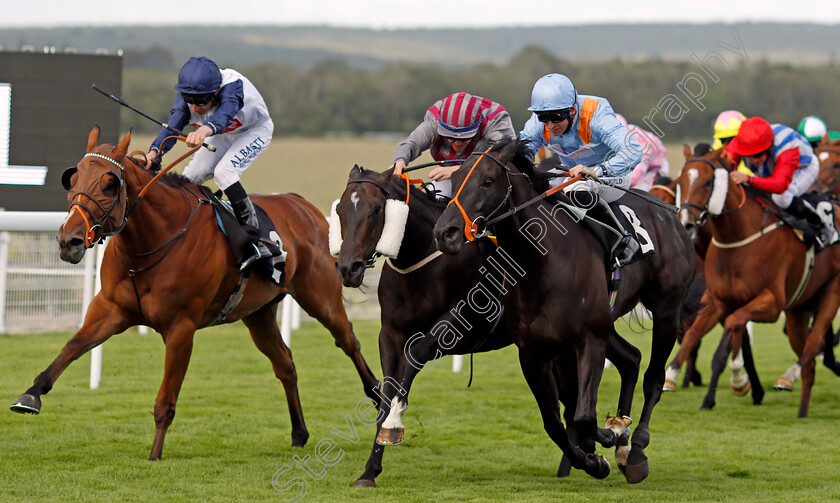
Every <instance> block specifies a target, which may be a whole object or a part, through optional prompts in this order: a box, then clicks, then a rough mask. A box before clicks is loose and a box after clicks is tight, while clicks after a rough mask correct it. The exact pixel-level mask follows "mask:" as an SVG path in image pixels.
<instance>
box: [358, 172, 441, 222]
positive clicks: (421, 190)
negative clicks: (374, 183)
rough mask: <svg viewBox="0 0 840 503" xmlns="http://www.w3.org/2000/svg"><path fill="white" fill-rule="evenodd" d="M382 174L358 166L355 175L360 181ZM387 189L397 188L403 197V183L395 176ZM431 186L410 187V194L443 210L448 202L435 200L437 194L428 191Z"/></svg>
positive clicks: (389, 181)
mask: <svg viewBox="0 0 840 503" xmlns="http://www.w3.org/2000/svg"><path fill="white" fill-rule="evenodd" d="M382 173H384V172H380V171H374V170H372V169H365V168H363V167H362V166H359V174H358V175H357V179H358V178H362V179H365V178H366V179H372V178H373V177H375V176H379V175H382ZM388 186H389V188H391V189H393V188H395V187H396V188H398V189H399V194H400V196H405V182H404V181H403V180H401V179H400V178H398V177H396V176H391V177H390V180H388ZM430 187H431V184H430V183H427V184H425V185H423V186H422V187H417V186H416V185H412V186H411V188H412V189H414V190H413V191H412V192H411V194H412V195H413V196H415V197H417V196H420V197H422V198H423V200H424V201H426V202H428V203H429V204H431V205H433V206H435V207H438V208H441V211H442V208H445V207H446V205H447V203H448V201H439V200H438V199H437V194H436V192H435V191H433V190H431V189H430Z"/></svg>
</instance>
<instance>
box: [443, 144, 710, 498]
mask: <svg viewBox="0 0 840 503" xmlns="http://www.w3.org/2000/svg"><path fill="white" fill-rule="evenodd" d="M519 147H520V144H519V143H518V142H511V143H508V144H501V145H496V146H495V147H493V148H492V149H487V150H485V151H483V152H481V151H479V150H478V149H477V150H476V152H475V153H473V154H472V155H471V156H470V158H469V159H468V160H467V162H465V163H464V164H463V165H462V166H461V167H460V168H459V169H458V170H457V171H456V172H455V173H454V174H453V176H452V184H453V189H454V188H455V187H458V189H457V192H456V196H455V198H454V199H453V201H452V203H450V205H449V206H448V207H447V209H446V210H445V211H444V212H443V214H442V215H441V217H440V218H439V219H438V223H437V224H436V225H435V239H436V240H437V243H438V248H439V249H441V250H442V251H444V252H446V253H458V252H459V251H460V250H461V249H462V248H463V247H464V244H465V243H466V242H467V241H469V240H471V239H472V238H473V236H474V235H475V233H481V232H483V231H484V226H485V225H486V222H488V221H494V223H495V226H494V231H495V232H494V234H495V235H496V236H497V238H498V242H499V247H500V248H504V250H505V251H506V253H507V254H508V255H509V256H510V257H512V259H513V261H514V262H515V263H516V264H518V266H519V267H521V268H522V269H523V271H524V277H523V278H522V279H521V280H519V281H518V282H517V284H516V285H511V291H510V293H509V294H508V295H506V296H505V302H504V305H505V310H506V321H507V324H508V327H509V329H510V330H511V332H512V333H513V334H514V338H515V340H514V342H515V344H516V345H517V347H518V348H519V360H520V366H521V368H522V371H523V374H524V375H525V379H526V381H527V382H528V385H529V386H530V388H531V391H532V393H533V394H534V397H535V398H536V400H537V404H538V405H539V408H540V413H541V414H542V418H543V426H544V428H545V430H546V432H547V433H548V435H549V437H550V438H551V439H552V440H553V441H554V442H555V443H556V444H557V445H558V446H559V447H560V448H561V449H562V450H563V453H564V454H565V455H566V456H567V457H568V458H569V460H570V461H571V464H572V466H573V467H575V468H579V469H584V470H585V471H586V472H587V473H588V474H590V475H592V476H594V477H599V478H600V477H605V476H607V475H608V473H609V465H608V464H607V463H606V461H605V460H604V459H603V458H602V457H600V456H597V455H594V454H591V453H590V454H587V453H586V452H584V451H583V450H581V449H580V448H578V447H577V446H575V445H573V444H572V443H570V441H569V437H568V435H567V433H566V431H565V429H564V427H563V423H562V421H561V419H560V410H559V406H558V391H557V388H556V387H555V385H554V382H553V380H552V379H551V373H550V370H551V368H552V365H553V363H554V362H556V361H558V359H560V360H561V363H562V364H563V365H570V366H573V367H574V368H575V376H576V378H577V379H576V386H577V394H576V407H575V415H574V425H575V429H576V430H577V432H578V433H579V434H580V435H582V436H583V437H584V438H590V439H596V438H597V437H596V432H597V424H596V403H597V392H598V384H599V382H600V379H601V374H602V371H603V362H604V354H605V351H604V350H605V347H606V344H607V341H608V339H609V337H610V334H611V333H612V331H613V323H614V321H615V320H616V319H617V318H618V317H620V316H622V315H623V314H625V313H627V312H629V311H630V310H631V309H633V308H634V307H635V306H636V305H637V304H638V302H639V301H640V300H641V301H642V303H643V304H644V306H645V307H647V308H648V309H649V310H650V311H651V315H652V318H653V339H652V343H651V348H652V351H651V356H650V364H649V366H648V368H647V370H646V372H645V377H644V385H643V388H644V396H645V403H644V407H643V410H642V414H641V418H640V420H639V424H638V426H637V428H636V429H635V431H634V432H633V435H632V439H631V449H630V452H629V455H628V457H627V459H626V467H625V468H624V474H625V476H626V477H627V480H628V482H640V481H641V480H643V479H644V478H645V477H646V476H647V474H648V472H649V467H648V462H647V456H646V455H645V453H644V449H645V447H647V446H648V444H649V442H650V430H649V427H650V426H649V424H650V419H651V414H652V412H653V408H654V405H655V404H656V402H658V401H659V398H660V396H661V393H662V383H663V382H664V380H665V365H666V363H667V358H668V355H669V354H670V352H671V350H672V348H673V346H674V342H675V341H676V338H677V332H678V331H679V322H680V320H679V318H680V311H681V307H682V305H683V299H684V297H685V294H686V292H687V291H688V288H689V286H690V284H691V280H692V278H693V277H694V270H695V267H696V259H695V257H694V251H693V248H692V244H691V240H690V239H689V237H688V234H687V233H686V232H685V229H684V228H683V227H682V225H680V223H679V221H678V220H677V219H676V217H675V216H674V215H673V214H672V213H669V212H668V211H667V210H665V209H662V208H659V207H657V206H654V205H652V204H649V203H647V202H645V201H642V200H641V199H639V198H637V197H635V196H628V197H627V198H624V199H622V203H623V204H624V205H625V206H627V207H628V209H630V208H632V210H633V212H634V213H635V215H636V216H637V217H638V218H639V219H641V222H642V225H643V226H644V230H645V231H646V233H647V234H646V236H647V237H648V238H649V239H650V242H649V243H646V246H647V245H649V244H652V245H653V246H654V249H655V253H653V254H650V255H646V256H645V257H643V258H642V259H641V260H639V261H636V262H634V263H631V264H629V265H627V266H625V267H623V268H622V269H621V282H620V288H619V289H618V291H617V296H616V298H615V299H614V309H611V306H610V303H611V302H610V292H609V289H608V287H607V285H608V283H607V268H606V261H605V252H604V250H603V247H602V245H601V244H600V241H599V240H598V239H597V238H596V237H595V235H594V234H593V233H592V232H590V231H589V230H586V229H584V228H583V226H579V225H576V223H577V220H576V219H575V217H574V216H573V214H571V213H567V212H566V211H564V210H565V208H566V207H564V206H562V203H558V204H557V205H554V206H552V205H551V204H549V203H548V202H546V201H545V200H540V199H539V198H540V197H541V196H540V195H538V194H537V192H536V191H535V190H534V188H533V186H532V185H531V179H530V178H529V176H530V175H533V174H534V173H533V169H534V168H533V164H532V163H531V161H530V159H528V158H526V157H525V155H524V154H523V153H522V152H521V151H518V148H519ZM529 202H530V203H535V204H527V203H529ZM505 210H507V211H505ZM496 217H499V218H496ZM640 229H641V228H640ZM557 231H559V232H557ZM619 414H629V409H626V410H623V411H620V412H619ZM597 440H598V441H599V442H601V443H602V445H604V442H603V441H602V439H600V438H597Z"/></svg>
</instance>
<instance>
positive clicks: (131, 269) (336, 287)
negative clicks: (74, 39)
mask: <svg viewBox="0 0 840 503" xmlns="http://www.w3.org/2000/svg"><path fill="white" fill-rule="evenodd" d="M98 139H99V128H98V127H95V128H94V129H93V130H92V131H91V133H90V136H89V138H88V145H87V154H85V156H84V157H83V158H82V160H81V161H80V162H79V163H78V164H77V165H76V166H75V167H74V168H70V169H69V170H68V171H67V172H66V173H65V175H66V176H65V177H64V178H63V180H64V181H65V182H66V183H65V187H67V188H68V201H69V202H70V210H69V214H68V216H67V218H66V219H65V221H64V223H63V224H62V226H61V228H60V229H59V231H58V242H59V247H60V249H61V258H62V259H63V260H65V261H67V262H71V263H77V262H79V261H80V260H81V259H82V257H83V255H84V253H85V250H86V249H87V248H88V247H90V246H92V244H93V243H94V242H96V241H97V240H99V239H100V237H101V236H103V235H105V234H106V233H107V234H115V235H114V238H113V239H112V240H111V242H110V243H109V245H108V247H107V248H106V250H105V256H104V259H103V262H102V274H101V281H102V290H101V292H100V293H99V294H98V295H96V297H94V299H93V301H92V302H91V304H90V306H89V307H88V310H87V314H86V316H85V320H84V323H83V325H82V328H80V329H79V331H78V332H76V334H75V335H73V337H71V338H70V340H69V341H67V343H66V344H65V345H64V348H63V349H62V350H61V352H60V353H59V355H58V356H57V357H56V358H55V360H53V362H52V364H50V366H49V367H47V369H46V370H45V371H44V372H42V373H41V374H40V375H39V376H38V377H37V378H36V379H35V382H34V384H33V386H32V387H31V388H29V389H28V390H27V391H26V393H24V394H23V395H21V397H20V398H19V399H18V401H17V402H16V403H15V404H14V405H12V410H15V411H17V412H31V413H35V414H37V413H39V412H40V409H41V400H40V397H41V395H44V394H46V393H47V392H49V391H50V390H51V389H52V387H53V385H54V383H55V381H56V379H58V377H59V376H60V375H61V373H62V372H63V371H64V370H65V369H66V368H67V366H68V365H70V363H71V362H73V361H74V360H76V359H77V358H79V357H80V356H81V355H83V354H84V353H85V352H87V351H88V350H89V349H91V348H93V347H95V346H97V345H99V344H101V343H103V342H105V341H106V340H107V339H108V338H109V337H111V336H112V335H114V334H117V333H120V332H123V331H124V330H126V329H127V328H129V327H132V326H134V325H147V326H149V327H152V328H154V329H155V330H157V331H158V332H159V333H160V334H161V336H162V338H163V342H164V344H165V345H166V358H165V371H164V375H163V382H162V384H161V387H160V391H159V392H158V395H157V399H156V400H155V407H154V418H155V437H154V443H153V444H152V450H151V454H150V456H149V459H152V460H157V459H160V457H161V453H162V452H163V441H164V436H165V435H166V430H167V428H168V427H169V425H170V424H171V423H172V420H173V418H174V417H175V402H176V401H177V399H178V393H179V391H180V389H181V384H182V383H183V380H184V376H185V374H186V372H187V366H188V365H189V361H190V355H191V352H192V347H193V336H194V334H195V331H196V330H197V329H199V328H202V327H206V326H208V325H210V324H211V323H213V322H214V321H217V318H218V316H219V315H220V313H221V312H222V309H223V307H224V306H225V305H226V301H227V300H228V299H229V298H230V297H231V294H232V293H233V291H234V289H235V288H236V287H237V284H238V281H239V278H240V273H239V272H238V267H237V264H236V263H235V261H234V258H233V254H232V252H231V249H230V246H229V244H228V242H227V238H226V237H225V236H224V234H223V233H222V231H221V230H220V229H219V226H218V225H217V223H216V215H215V212H214V210H213V208H212V206H211V205H210V204H205V203H208V202H209V200H207V199H206V198H205V197H204V196H203V195H202V193H201V191H200V189H199V187H198V186H197V185H194V184H192V183H189V182H187V180H186V179H185V178H183V177H176V176H172V175H167V176H165V177H162V178H160V179H159V180H157V182H156V183H154V184H150V182H151V181H152V179H153V177H154V173H152V172H149V171H147V170H146V169H144V167H143V166H144V163H143V162H139V161H137V160H135V159H134V158H132V157H130V156H126V152H127V149H128V145H129V143H130V140H131V133H130V132H129V133H128V134H126V135H125V137H123V138H122V140H121V141H120V142H119V144H118V145H117V146H116V147H112V146H111V145H107V144H103V145H97V141H98ZM141 191H143V192H144V193H143V197H142V199H140V198H139V197H138V196H139V194H140V193H141ZM253 199H254V202H255V203H257V204H258V205H259V206H261V207H263V208H264V209H265V210H266V212H267V213H268V214H269V215H270V217H271V219H272V221H273V222H274V225H275V226H276V229H277V232H278V233H279V234H280V236H281V238H282V242H283V243H284V246H285V248H286V250H287V252H288V256H287V259H286V264H285V271H286V278H285V285H284V287H282V288H280V287H277V286H275V284H274V283H272V282H271V281H270V280H268V279H266V278H264V277H262V276H261V275H257V274H254V275H252V277H250V279H249V280H248V282H247V285H246V286H245V291H244V295H243V296H242V298H241V301H240V302H239V303H238V305H237V306H236V307H235V308H234V309H233V310H232V311H231V312H230V313H229V314H227V316H226V317H224V318H223V319H220V320H218V321H219V322H223V323H231V322H234V321H237V320H240V319H241V320H242V321H243V322H244V323H245V325H246V326H247V327H248V330H249V331H250V333H251V338H252V339H253V341H254V344H255V345H256V346H257V348H258V349H259V350H260V351H261V352H263V353H264V354H265V355H266V356H267V357H268V359H269V360H270V361H271V364H272V367H273V369H274V374H275V375H276V376H277V378H278V379H280V381H281V382H282V383H283V388H284V389H285V392H286V400H287V402H288V406H289V413H290V416H291V424H292V445H294V446H303V445H304V444H305V443H306V440H307V439H308V437H309V432H308V431H307V429H306V424H305V422H304V419H303V412H302V410H301V406H300V399H299V397H298V390H297V373H296V371H295V366H294V363H293V362H292V354H291V351H290V350H289V348H288V347H287V346H286V345H285V344H284V343H283V341H282V339H281V337H280V331H279V329H278V327H277V322H276V311H277V304H278V303H279V301H280V300H281V299H282V298H283V297H284V296H285V295H286V294H289V295H291V296H293V297H294V298H295V300H297V302H298V303H299V304H300V305H301V307H302V308H303V309H304V310H305V311H306V312H307V313H309V314H310V315H311V316H313V317H314V318H315V319H317V320H318V321H320V322H321V323H322V324H323V325H324V326H325V327H326V328H327V329H328V330H329V331H330V333H331V334H332V336H333V338H334V339H335V342H336V345H337V346H339V347H341V349H343V350H344V352H345V353H346V354H347V356H349V357H350V359H351V360H352V361H353V364H354V365H355V366H356V369H357V370H358V372H359V375H360V377H361V378H362V383H363V385H364V389H365V393H366V394H367V395H368V396H369V397H371V398H372V399H373V400H374V401H377V402H378V397H377V395H376V394H375V393H374V389H375V388H376V386H377V380H376V378H375V377H374V375H373V373H372V372H371V371H370V369H369V368H368V365H367V363H366V362H365V360H364V358H363V357H362V354H361V351H360V346H359V342H358V340H357V339H356V336H355V334H354V333H353V330H352V326H351V324H350V322H349V321H348V319H347V315H346V313H345V310H344V304H343V302H342V297H341V283H340V282H339V281H338V278H337V277H336V275H335V266H334V261H333V259H332V258H331V257H330V255H329V251H328V245H327V241H328V233H327V222H326V219H325V218H324V216H323V214H322V213H321V212H320V211H319V210H318V209H317V208H315V207H314V206H313V205H312V204H310V203H308V202H307V201H306V200H304V199H303V198H301V197H299V196H296V195H291V194H285V195H276V196H254V198H253ZM127 209H129V210H130V211H127Z"/></svg>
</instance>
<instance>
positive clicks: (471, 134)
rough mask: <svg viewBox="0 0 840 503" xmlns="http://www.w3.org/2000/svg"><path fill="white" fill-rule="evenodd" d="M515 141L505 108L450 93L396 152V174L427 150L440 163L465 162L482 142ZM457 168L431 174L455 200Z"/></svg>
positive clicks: (444, 169)
mask: <svg viewBox="0 0 840 503" xmlns="http://www.w3.org/2000/svg"><path fill="white" fill-rule="evenodd" d="M515 139H516V131H515V130H514V129H513V123H512V122H511V120H510V114H508V112H507V110H505V109H504V107H502V106H501V105H499V104H498V103H496V102H494V101H491V100H489V99H487V98H482V97H481V96H475V95H472V94H469V93H465V92H460V93H454V94H450V95H449V96H447V97H445V98H443V99H441V100H439V101H437V102H436V103H435V104H434V105H432V106H431V107H430V108H429V109H428V110H427V111H426V115H425V117H424V118H423V122H422V123H420V125H419V126H417V127H416V128H415V129H414V131H412V132H411V134H410V135H408V137H407V138H406V139H405V140H403V141H401V142H400V143H399V144H398V145H397V147H396V148H395V149H394V175H399V174H400V173H402V171H403V170H404V169H405V167H406V165H407V164H408V163H410V162H411V161H413V160H415V159H417V158H418V157H420V155H421V154H423V152H425V151H427V150H431V154H432V157H433V158H434V159H435V160H436V161H446V160H450V159H464V158H465V157H466V156H468V155H470V154H471V153H472V152H473V150H474V149H475V146H476V144H477V143H478V142H479V141H481V140H485V141H487V142H488V146H490V145H494V144H496V143H499V142H501V141H502V140H515ZM456 169H458V166H457V165H456V166H439V167H437V168H435V169H433V170H432V171H431V172H430V173H429V177H430V178H432V180H434V182H433V183H434V185H435V188H436V189H438V190H440V191H441V195H442V196H445V197H451V195H452V185H451V182H450V181H449V177H450V175H451V174H452V173H453V172H454V171H455V170H456Z"/></svg>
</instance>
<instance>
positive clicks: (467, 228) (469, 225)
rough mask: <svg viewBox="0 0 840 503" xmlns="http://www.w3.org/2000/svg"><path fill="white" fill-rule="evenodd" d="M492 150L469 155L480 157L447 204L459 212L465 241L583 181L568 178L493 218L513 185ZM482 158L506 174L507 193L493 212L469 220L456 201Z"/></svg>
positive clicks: (482, 235)
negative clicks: (497, 166)
mask: <svg viewBox="0 0 840 503" xmlns="http://www.w3.org/2000/svg"><path fill="white" fill-rule="evenodd" d="M492 148H493V147H490V148H488V149H487V150H485V151H484V152H483V153H481V154H477V153H476V152H474V153H472V154H470V155H471V156H472V155H480V157H479V158H478V160H477V161H475V163H474V164H473V165H472V168H470V171H469V172H468V173H467V176H466V178H464V181H463V182H462V183H461V186H460V187H459V188H458V192H457V193H456V194H455V197H454V198H452V201H450V202H449V204H452V203H455V205H456V206H457V207H458V209H459V210H460V211H461V216H462V217H463V218H464V236H465V237H466V239H467V241H473V240H475V239H476V238H480V237H484V236H485V235H487V228H488V227H490V226H491V225H493V224H495V223H497V222H499V221H501V220H504V219H505V218H507V217H509V216H511V215H514V214H515V213H516V212H518V211H520V210H523V209H525V208H527V207H528V206H531V205H532V204H534V203H536V202H539V201H541V200H543V199H545V198H546V197H548V196H550V195H552V194H555V193H557V192H559V191H561V190H563V189H564V188H566V187H568V186H569V185H571V184H573V183H575V182H577V181H580V180H582V179H583V175H578V176H575V177H572V178H569V179H568V180H567V181H565V182H563V183H562V184H560V185H558V186H556V187H552V188H550V189H548V190H547V191H545V192H543V193H541V194H539V195H538V196H536V197H534V198H532V199H530V200H528V201H525V202H524V203H522V204H519V205H515V206H513V207H512V208H510V209H509V210H507V211H505V212H504V213H501V214H500V215H496V216H495V217H494V216H493V215H494V214H495V213H496V212H497V211H499V210H500V209H501V208H502V207H503V206H504V205H505V204H506V203H507V202H508V199H509V198H510V195H511V193H512V192H513V183H512V182H511V179H510V175H511V172H510V169H509V168H508V167H507V165H505V163H503V162H502V161H500V160H499V158H498V157H496V156H494V155H491V154H489V152H490V150H492ZM484 156H487V157H489V158H490V159H492V160H493V161H494V162H495V163H496V164H498V165H499V166H501V167H502V169H503V170H505V173H506V174H507V178H508V188H507V192H506V193H505V197H504V199H502V202H501V203H499V205H498V206H497V207H496V208H495V209H494V210H493V211H491V212H490V214H488V215H487V216H481V215H479V216H478V217H476V219H475V220H471V219H470V217H469V216H468V215H467V212H466V210H464V207H463V206H461V202H460V201H459V200H458V196H459V195H460V194H461V192H462V191H463V190H464V186H465V185H466V184H467V180H469V178H470V176H471V175H472V173H473V171H474V170H475V167H476V166H477V165H478V163H479V162H481V159H482V158H484ZM561 176H568V175H565V174H564V175H561ZM479 222H481V224H482V225H481V227H479Z"/></svg>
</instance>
